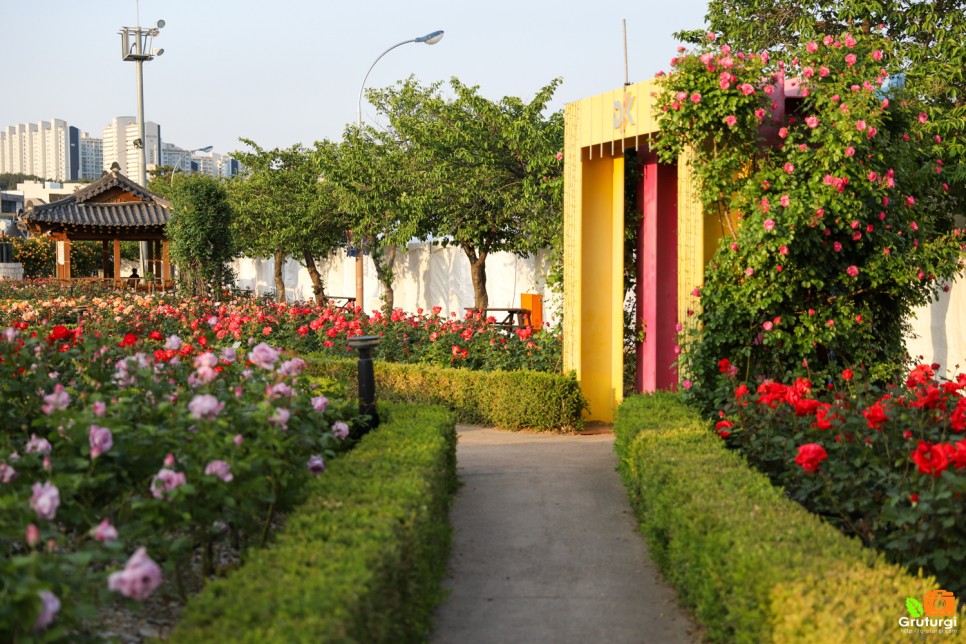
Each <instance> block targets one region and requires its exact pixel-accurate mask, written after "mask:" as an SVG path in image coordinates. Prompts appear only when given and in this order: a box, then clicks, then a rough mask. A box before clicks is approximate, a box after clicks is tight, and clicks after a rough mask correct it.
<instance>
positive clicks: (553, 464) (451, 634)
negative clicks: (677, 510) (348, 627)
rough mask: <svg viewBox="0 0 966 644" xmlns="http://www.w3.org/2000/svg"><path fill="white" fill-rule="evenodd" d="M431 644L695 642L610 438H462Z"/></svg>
mask: <svg viewBox="0 0 966 644" xmlns="http://www.w3.org/2000/svg"><path fill="white" fill-rule="evenodd" d="M458 429H459V444H458V447H457V458H458V462H459V475H460V481H461V483H462V487H461V488H460V490H459V492H458V493H457V496H456V500H455V503H454V505H453V508H452V510H451V511H450V520H451V521H452V523H453V526H454V534H453V548H452V553H451V555H450V562H449V577H448V579H447V580H446V581H445V582H444V585H445V587H446V589H447V590H448V591H449V597H448V598H447V599H446V600H445V601H444V602H443V603H442V604H441V605H440V606H439V607H438V608H437V611H436V614H435V620H434V626H435V629H434V632H433V634H432V637H431V640H430V641H431V642H433V643H434V644H476V643H484V642H493V643H499V644H514V643H518V642H521V643H522V642H526V643H527V644H534V643H541V642H548V643H549V642H553V643H554V644H562V643H567V642H575V643H576V642H580V643H581V644H587V643H596V642H606V643H608V644H611V643H623V642H628V643H629V642H661V643H662V644H663V643H676V642H697V641H700V630H699V629H698V627H697V626H696V625H695V623H694V622H693V621H692V620H691V619H690V618H689V617H687V615H686V614H685V613H684V611H682V610H681V609H680V608H679V607H678V605H677V600H676V596H675V594H674V591H673V590H671V589H670V587H668V586H667V585H666V584H665V583H664V581H663V580H662V579H661V577H660V575H659V573H658V572H657V570H656V568H655V567H654V564H653V563H652V562H651V561H650V557H649V555H648V552H647V547H646V545H645V543H644V541H643V539H642V538H641V536H640V534H639V533H638V532H637V530H636V527H635V522H634V518H633V513H632V511H631V508H630V505H629V504H628V501H627V493H626V491H625V490H624V487H623V485H622V483H621V481H620V478H619V476H618V474H617V472H616V471H615V468H616V466H617V455H616V454H615V453H614V447H613V443H614V437H613V434H611V433H609V432H607V433H597V434H593V435H572V436H565V435H556V434H533V433H522V432H504V431H499V430H495V429H490V428H481V427H468V426H461V427H459V428H458Z"/></svg>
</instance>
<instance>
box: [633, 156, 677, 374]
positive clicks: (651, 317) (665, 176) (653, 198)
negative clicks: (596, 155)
mask: <svg viewBox="0 0 966 644" xmlns="http://www.w3.org/2000/svg"><path fill="white" fill-rule="evenodd" d="M639 154H643V155H644V170H643V176H642V177H641V189H640V190H639V191H638V194H639V195H640V196H639V201H638V207H639V208H640V209H641V212H642V213H643V217H642V218H641V226H640V229H639V230H638V236H637V240H638V241H637V291H636V295H637V321H638V325H639V326H642V327H643V328H644V331H645V336H644V342H642V343H639V344H638V345H637V383H636V385H637V387H636V388H637V390H638V391H640V392H646V391H657V390H659V389H674V388H675V387H676V386H677V382H678V376H677V369H676V368H675V367H674V366H673V365H672V363H673V362H674V360H675V359H676V357H677V356H675V354H674V345H675V343H676V339H677V338H676V336H677V331H676V329H675V326H676V325H677V321H678V320H677V310H678V307H677V288H678V268H677V267H678V225H677V222H678V204H677V192H678V185H677V184H678V172H677V166H676V165H673V164H672V165H668V164H664V163H658V161H657V155H655V154H653V153H649V152H642V153H639Z"/></svg>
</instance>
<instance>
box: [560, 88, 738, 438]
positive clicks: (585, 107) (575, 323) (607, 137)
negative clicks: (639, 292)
mask: <svg viewBox="0 0 966 644" xmlns="http://www.w3.org/2000/svg"><path fill="white" fill-rule="evenodd" d="M655 91H657V87H656V84H655V82H654V81H646V82H643V83H638V84H636V85H630V86H627V87H624V88H621V89H618V90H614V91H612V92H607V93H604V94H600V95H598V96H593V97H590V98H586V99H583V100H580V101H576V102H574V103H569V104H568V105H566V107H565V108H564V119H565V140H564V155H565V156H564V356H563V359H564V370H566V371H570V370H573V371H575V372H576V374H577V379H578V380H579V381H580V384H581V389H582V390H583V392H584V395H585V396H586V397H587V399H588V401H589V402H590V411H589V413H588V415H587V417H588V419H589V420H597V421H604V422H612V421H613V419H614V413H615V411H616V409H617V405H618V404H619V403H620V401H621V399H622V397H623V295H624V294H623V278H622V271H623V227H624V150H625V149H631V148H636V149H644V148H645V147H646V146H647V144H648V141H649V140H650V139H651V137H653V136H654V134H655V133H656V132H657V129H658V128H657V121H656V119H655V117H654V108H653V97H652V96H651V93H652V92H655ZM708 225H711V224H710V222H709V223H707V224H706V222H705V221H704V218H703V217H702V214H701V206H700V203H699V201H698V198H697V192H696V190H695V188H694V186H693V185H692V183H691V181H690V176H689V172H688V169H687V166H686V163H685V162H684V160H682V162H681V163H680V164H679V166H678V285H679V286H678V292H679V295H678V319H679V320H680V321H682V322H685V321H686V319H687V310H688V309H689V308H690V309H695V308H696V304H697V301H696V299H695V298H694V297H693V296H692V295H691V291H692V290H693V289H694V287H695V286H698V285H700V284H701V283H702V281H703V275H704V266H705V265H706V263H707V260H708V259H709V258H710V255H709V254H708V251H706V248H708V249H713V247H714V243H715V240H717V238H718V237H719V236H720V233H719V232H718V231H716V230H714V226H713V225H712V227H711V228H708Z"/></svg>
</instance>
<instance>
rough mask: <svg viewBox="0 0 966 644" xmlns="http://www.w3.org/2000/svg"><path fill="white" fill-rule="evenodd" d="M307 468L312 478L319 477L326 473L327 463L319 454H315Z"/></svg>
mask: <svg viewBox="0 0 966 644" xmlns="http://www.w3.org/2000/svg"><path fill="white" fill-rule="evenodd" d="M305 467H306V468H307V469H308V470H309V472H311V473H312V476H318V475H319V474H321V473H322V472H324V471H325V461H324V460H322V457H321V456H319V455H318V454H315V455H313V456H311V457H310V458H309V462H308V463H306V464H305Z"/></svg>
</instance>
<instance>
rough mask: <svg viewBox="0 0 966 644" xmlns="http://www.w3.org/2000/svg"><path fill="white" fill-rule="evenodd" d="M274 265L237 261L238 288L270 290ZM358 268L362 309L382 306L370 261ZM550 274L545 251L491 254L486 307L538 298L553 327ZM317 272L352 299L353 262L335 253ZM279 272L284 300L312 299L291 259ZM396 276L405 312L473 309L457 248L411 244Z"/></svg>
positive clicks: (331, 291)
mask: <svg viewBox="0 0 966 644" xmlns="http://www.w3.org/2000/svg"><path fill="white" fill-rule="evenodd" d="M274 265H275V262H274V260H272V259H267V260H259V259H247V258H246V259H239V260H236V261H235V262H234V268H235V271H236V273H237V275H238V279H237V281H236V284H237V286H238V287H239V288H243V289H245V288H247V289H251V290H253V291H255V292H256V293H257V294H259V295H261V294H263V293H266V292H269V291H274V290H275V282H274V277H273V270H274ZM363 266H364V279H365V310H366V311H373V310H375V309H378V308H380V306H381V304H382V300H381V296H382V290H383V289H382V286H381V285H380V284H379V280H378V279H377V277H376V269H375V267H374V266H373V264H372V260H370V259H369V258H368V257H366V258H365V261H364V264H363ZM549 270H550V260H549V257H548V253H547V252H546V251H541V252H540V253H538V254H537V255H536V256H530V257H527V258H520V257H517V256H516V255H513V254H511V253H495V254H492V255H490V256H489V257H487V260H486V279H487V284H486V286H487V293H488V294H489V298H490V307H493V308H508V307H518V306H520V294H521V293H537V294H541V295H543V302H544V307H543V310H544V321H545V322H551V323H552V322H553V319H552V317H551V316H552V314H553V312H554V311H555V310H556V309H557V308H558V307H557V306H556V304H555V300H554V297H555V296H554V295H553V294H552V293H550V291H549V290H548V289H547V288H546V283H545V281H546V274H547V273H548V272H549ZM319 271H320V272H321V273H322V275H323V279H324V280H325V293H326V295H327V296H330V297H334V296H355V291H356V278H355V258H350V257H346V255H345V253H339V254H338V255H335V256H332V257H330V258H329V259H327V260H326V261H324V262H322V263H320V265H319ZM282 274H283V276H284V279H285V296H286V298H287V299H288V300H310V299H312V281H311V279H310V278H309V274H308V271H307V270H306V269H305V268H304V267H303V266H301V265H300V264H299V263H298V262H296V261H294V260H291V259H290V260H288V261H286V262H285V266H284V268H283V271H282ZM395 275H396V280H395V282H394V284H393V290H394V291H395V300H394V303H395V307H396V308H401V309H403V310H404V311H406V312H408V313H414V312H415V311H416V309H417V308H423V309H424V310H426V311H429V310H430V309H432V307H434V306H441V307H443V312H444V314H448V313H449V312H451V311H455V312H456V313H457V315H459V316H462V315H463V313H464V310H463V309H464V308H465V307H472V306H473V282H472V280H471V279H470V265H469V260H468V259H466V255H465V254H464V253H463V251H462V250H460V249H458V248H452V247H447V248H443V247H440V246H433V245H431V244H428V243H420V244H411V245H410V246H409V248H408V249H407V251H406V252H404V253H399V254H398V255H397V256H396V262H395Z"/></svg>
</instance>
